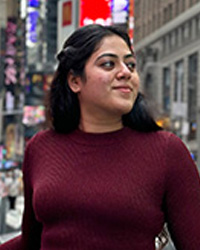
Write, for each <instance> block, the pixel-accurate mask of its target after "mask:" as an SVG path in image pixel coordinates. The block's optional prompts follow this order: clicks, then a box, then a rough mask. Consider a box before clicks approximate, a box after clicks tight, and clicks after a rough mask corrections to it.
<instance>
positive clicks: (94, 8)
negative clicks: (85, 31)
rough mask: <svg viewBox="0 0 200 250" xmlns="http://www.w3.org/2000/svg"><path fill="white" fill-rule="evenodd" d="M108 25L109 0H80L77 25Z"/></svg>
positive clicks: (109, 17) (110, 20)
mask: <svg viewBox="0 0 200 250" xmlns="http://www.w3.org/2000/svg"><path fill="white" fill-rule="evenodd" d="M93 23H96V24H101V25H110V24H111V23H112V17H111V1H110V0H98V1H94V0H81V1H80V17H79V26H85V25H88V24H93Z"/></svg>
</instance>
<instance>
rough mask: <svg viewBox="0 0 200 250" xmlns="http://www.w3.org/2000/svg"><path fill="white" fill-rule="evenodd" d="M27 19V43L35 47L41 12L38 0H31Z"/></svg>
mask: <svg viewBox="0 0 200 250" xmlns="http://www.w3.org/2000/svg"><path fill="white" fill-rule="evenodd" d="M28 6H29V7H28V9H27V20H26V30H27V32H26V38H27V39H26V43H27V46H28V47H34V45H35V44H36V43H37V41H38V34H37V26H38V22H39V17H40V13H39V10H38V9H37V7H38V6H39V1H38V0H29V2H28Z"/></svg>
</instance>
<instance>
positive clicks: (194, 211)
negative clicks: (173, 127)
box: [164, 135, 200, 250]
mask: <svg viewBox="0 0 200 250" xmlns="http://www.w3.org/2000/svg"><path fill="white" fill-rule="evenodd" d="M165 162H166V164H167V166H166V167H167V168H168V175H167V179H166V183H167V188H166V196H165V200H164V211H165V214H166V221H167V224H168V228H169V232H170V234H171V237H172V240H173V241H174V244H175V246H176V249H177V250H188V249H190V250H199V249H200V178H199V173H198V170H197V167H196V165H195V163H194V161H193V160H192V158H191V156H190V153H189V151H188V150H187V148H186V147H185V145H184V144H183V143H182V141H181V140H180V139H179V138H177V137H176V136H175V135H171V138H170V141H169V144H168V150H167V152H166V160H165Z"/></svg>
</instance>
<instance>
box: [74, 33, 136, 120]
mask: <svg viewBox="0 0 200 250" xmlns="http://www.w3.org/2000/svg"><path fill="white" fill-rule="evenodd" d="M85 76H86V77H85V80H83V79H82V80H81V79H80V78H79V79H78V80H77V82H76V84H77V85H76V88H75V89H74V90H73V87H71V88H72V90H73V91H74V92H76V93H77V94H78V98H79V102H80V109H81V118H82V119H84V118H85V117H86V118H87V117H90V116H92V117H93V118H94V117H96V118H97V119H109V118H120V119H121V116H122V115H124V114H126V113H128V112H129V111H130V110H131V109H132V107H133V104H134V102H135V99H136V97H137V94H138V88H139V76H138V73H137V70H136V59H135V55H133V54H132V53H131V51H130V49H129V47H128V46H127V44H126V42H125V41H124V40H123V39H122V38H120V37H119V36H116V35H113V36H108V37H105V38H104V39H103V40H102V42H101V44H100V47H99V48H98V49H97V50H96V51H95V52H94V53H93V54H92V55H91V57H90V58H89V60H88V61H87V63H86V65H85Z"/></svg>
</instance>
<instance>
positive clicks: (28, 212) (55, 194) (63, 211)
mask: <svg viewBox="0 0 200 250" xmlns="http://www.w3.org/2000/svg"><path fill="white" fill-rule="evenodd" d="M58 60H59V65H58V69H57V71H56V73H55V77H54V80H53V82H52V86H51V91H50V99H49V100H50V102H49V108H48V111H49V114H50V117H51V122H52V127H51V128H50V129H48V130H45V131H42V132H39V133H38V134H37V135H36V136H34V137H33V138H32V139H31V141H30V142H29V144H28V145H27V147H26V152H25V159H24V166H23V171H24V184H25V211H24V218H23V225H22V235H21V236H20V237H18V238H16V239H14V240H11V241H9V242H7V243H6V244H4V245H2V246H1V247H0V250H31V249H34V250H39V249H40V250H64V249H68V250H72V249H73V250H90V249H91V250H113V249H115V250H119V249H120V250H122V249H123V250H133V249H134V250H155V237H156V236H157V235H159V233H160V232H161V231H162V228H163V225H164V223H167V225H168V229H169V231H170V233H171V236H172V239H173V241H174V244H175V246H176V248H177V250H188V249H190V250H199V247H200V237H199V232H200V213H199V208H200V180H199V175H198V171H197V168H196V166H195V165H194V163H193V160H192V159H191V157H190V154H189V152H188V150H187V149H186V147H185V146H184V144H183V143H182V142H181V140H180V139H179V138H177V137H176V136H175V135H173V134H172V133H169V132H165V131H162V130H161V129H160V128H159V127H158V126H157V125H156V123H155V122H154V120H153V119H152V117H151V116H150V115H149V112H148V110H147V108H146V105H145V101H144V98H143V96H142V94H140V93H139V85H140V81H139V76H138V73H137V69H136V58H135V53H134V51H133V50H132V47H131V44H130V41H129V38H128V36H127V34H125V33H123V32H121V31H119V30H117V29H116V28H114V27H103V26H100V25H89V26H85V27H83V28H79V29H78V30H76V31H75V32H74V33H73V34H72V35H71V36H70V37H69V39H68V40H67V41H66V42H65V43H64V46H63V50H62V51H61V52H60V53H59V54H58Z"/></svg>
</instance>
